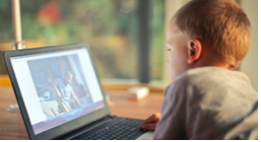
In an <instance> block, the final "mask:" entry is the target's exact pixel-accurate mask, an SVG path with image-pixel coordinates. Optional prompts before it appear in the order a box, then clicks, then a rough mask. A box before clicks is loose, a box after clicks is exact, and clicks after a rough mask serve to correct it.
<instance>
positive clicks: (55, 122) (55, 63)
mask: <svg viewBox="0 0 261 142" xmlns="http://www.w3.org/2000/svg"><path fill="white" fill-rule="evenodd" d="M4 57H5V61H6V66H7V69H8V72H9V76H10V80H11V82H12V85H13V88H14V92H15V94H16V98H17V102H18V105H19V108H20V111H21V114H22V116H23V119H24V122H25V125H26V128H27V131H28V134H29V136H30V139H108V140H109V139H137V138H138V137H140V136H141V135H143V134H144V133H146V132H145V131H141V130H140V129H139V125H140V124H141V123H142V120H138V119H131V118H121V117H116V116H110V109H109V106H108V104H107V102H106V99H105V96H104V92H103V90H102V88H101V85H100V82H99V78H98V76H97V73H96V70H95V67H94V65H93V62H92V58H91V54H90V51H89V48H88V46H87V45H86V44H74V45H66V46H54V47H45V48H37V49H26V50H18V51H7V52H5V54H4Z"/></svg>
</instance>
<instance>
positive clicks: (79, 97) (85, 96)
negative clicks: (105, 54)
mask: <svg viewBox="0 0 261 142" xmlns="http://www.w3.org/2000/svg"><path fill="white" fill-rule="evenodd" d="M72 63H73V64H72ZM28 66H29V70H30V72H31V76H32V79H33V82H34V85H35V88H36V90H37V95H38V97H39V99H40V101H41V105H42V108H43V112H44V113H45V115H46V118H47V119H49V118H53V117H55V116H58V115H60V114H62V113H66V112H70V111H72V110H74V109H77V108H80V107H82V106H85V105H87V104H90V103H92V102H93V101H92V97H91V95H90V92H89V89H88V87H87V85H86V82H85V80H84V79H83V78H84V77H83V72H82V69H81V66H80V62H79V58H78V56H77V54H74V55H68V56H61V57H53V58H48V59H40V60H34V61H28ZM72 66H74V67H72Z"/></svg>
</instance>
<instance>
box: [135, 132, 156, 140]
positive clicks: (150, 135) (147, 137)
mask: <svg viewBox="0 0 261 142" xmlns="http://www.w3.org/2000/svg"><path fill="white" fill-rule="evenodd" d="M153 135H154V131H149V132H147V133H145V134H143V135H141V136H140V137H138V138H137V139H136V140H153Z"/></svg>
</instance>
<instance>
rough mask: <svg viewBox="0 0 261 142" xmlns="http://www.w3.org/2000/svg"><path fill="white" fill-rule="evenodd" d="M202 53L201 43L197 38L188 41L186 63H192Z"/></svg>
mask: <svg viewBox="0 0 261 142" xmlns="http://www.w3.org/2000/svg"><path fill="white" fill-rule="evenodd" d="M201 53H202V44H201V42H200V41H199V40H197V39H193V40H190V41H189V43H188V63H189V64H192V63H194V62H195V61H196V60H198V59H199V58H200V56H201Z"/></svg>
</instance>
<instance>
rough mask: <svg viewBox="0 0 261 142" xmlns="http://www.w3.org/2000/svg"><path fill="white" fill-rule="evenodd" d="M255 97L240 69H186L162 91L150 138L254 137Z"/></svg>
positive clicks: (256, 109)
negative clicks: (159, 115) (158, 114)
mask: <svg viewBox="0 0 261 142" xmlns="http://www.w3.org/2000/svg"><path fill="white" fill-rule="evenodd" d="M257 99H258V94H257V92H256V91H255V90H254V89H253V88H252V86H251V83H250V81H249V79H248V77H247V76H246V75H245V74H243V73H242V72H238V71H231V70H227V69H224V68H219V67H202V68H196V69H191V70H188V71H187V72H185V73H183V74H182V75H180V76H179V77H178V78H177V79H176V80H175V81H174V82H173V83H172V84H170V85H169V86H168V88H167V89H166V91H165V98H164V102H163V106H162V110H161V115H162V118H161V120H160V121H159V122H158V124H157V126H156V130H155V133H154V139H257V135H258V134H257V131H258V129H257V127H258V116H257V115H258V113H257V112H258V107H257Z"/></svg>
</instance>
